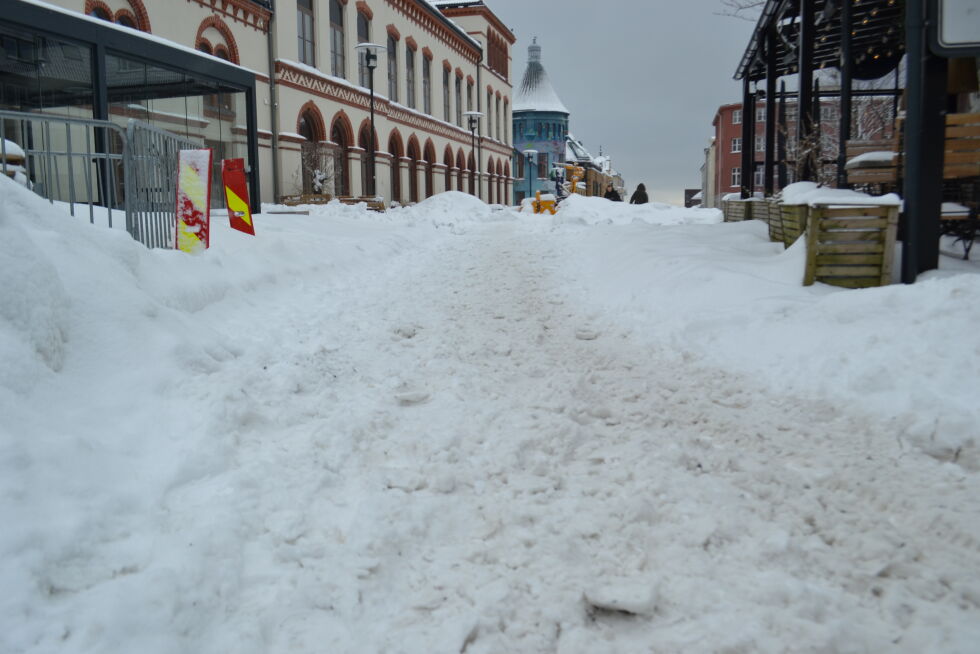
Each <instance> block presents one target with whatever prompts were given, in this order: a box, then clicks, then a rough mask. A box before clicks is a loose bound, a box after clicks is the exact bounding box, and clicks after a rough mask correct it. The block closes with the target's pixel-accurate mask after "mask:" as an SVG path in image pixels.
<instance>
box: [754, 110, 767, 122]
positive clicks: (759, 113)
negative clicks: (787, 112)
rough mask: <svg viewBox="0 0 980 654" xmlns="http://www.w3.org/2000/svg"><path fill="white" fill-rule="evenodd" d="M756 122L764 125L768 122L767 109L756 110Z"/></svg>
mask: <svg viewBox="0 0 980 654" xmlns="http://www.w3.org/2000/svg"><path fill="white" fill-rule="evenodd" d="M755 120H756V122H759V123H763V122H765V121H766V108H765V107H756V109H755Z"/></svg>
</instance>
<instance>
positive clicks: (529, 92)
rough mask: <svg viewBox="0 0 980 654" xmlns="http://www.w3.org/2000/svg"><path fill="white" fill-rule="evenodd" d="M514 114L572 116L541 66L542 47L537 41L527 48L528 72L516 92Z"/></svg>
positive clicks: (525, 72) (526, 71)
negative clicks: (531, 112)
mask: <svg viewBox="0 0 980 654" xmlns="http://www.w3.org/2000/svg"><path fill="white" fill-rule="evenodd" d="M513 111H514V112H520V111H554V112H558V113H563V114H570V113H571V112H570V111H569V110H568V107H566V106H565V104H564V103H563V102H562V101H561V99H560V98H559V97H558V93H556V92H555V87H553V86H552V85H551V80H549V79H548V73H547V72H545V69H544V66H542V65H541V46H540V45H538V43H537V39H535V40H534V42H533V43H532V44H531V45H530V46H528V48H527V70H525V71H524V79H522V80H521V85H520V86H519V87H518V88H517V89H516V90H515V91H514V108H513Z"/></svg>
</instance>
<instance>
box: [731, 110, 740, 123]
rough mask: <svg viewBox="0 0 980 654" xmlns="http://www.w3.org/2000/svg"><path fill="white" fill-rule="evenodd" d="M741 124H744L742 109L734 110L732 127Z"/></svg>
mask: <svg viewBox="0 0 980 654" xmlns="http://www.w3.org/2000/svg"><path fill="white" fill-rule="evenodd" d="M741 124H742V110H741V109H733V110H732V125H741Z"/></svg>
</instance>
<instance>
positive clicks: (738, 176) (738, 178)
mask: <svg viewBox="0 0 980 654" xmlns="http://www.w3.org/2000/svg"><path fill="white" fill-rule="evenodd" d="M731 185H732V186H741V185H742V169H741V168H732V184H731Z"/></svg>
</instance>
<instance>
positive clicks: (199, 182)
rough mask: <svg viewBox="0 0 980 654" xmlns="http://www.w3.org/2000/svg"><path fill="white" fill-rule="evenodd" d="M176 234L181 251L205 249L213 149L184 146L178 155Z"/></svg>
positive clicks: (209, 217) (208, 219)
mask: <svg viewBox="0 0 980 654" xmlns="http://www.w3.org/2000/svg"><path fill="white" fill-rule="evenodd" d="M176 222H177V238H176V241H175V246H176V248H177V249H178V250H180V251H182V252H189V253H197V252H203V251H204V250H206V249H207V248H208V245H209V231H210V227H211V149H210V148H208V149H204V150H181V151H180V153H179V155H178V158H177V221H176Z"/></svg>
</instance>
